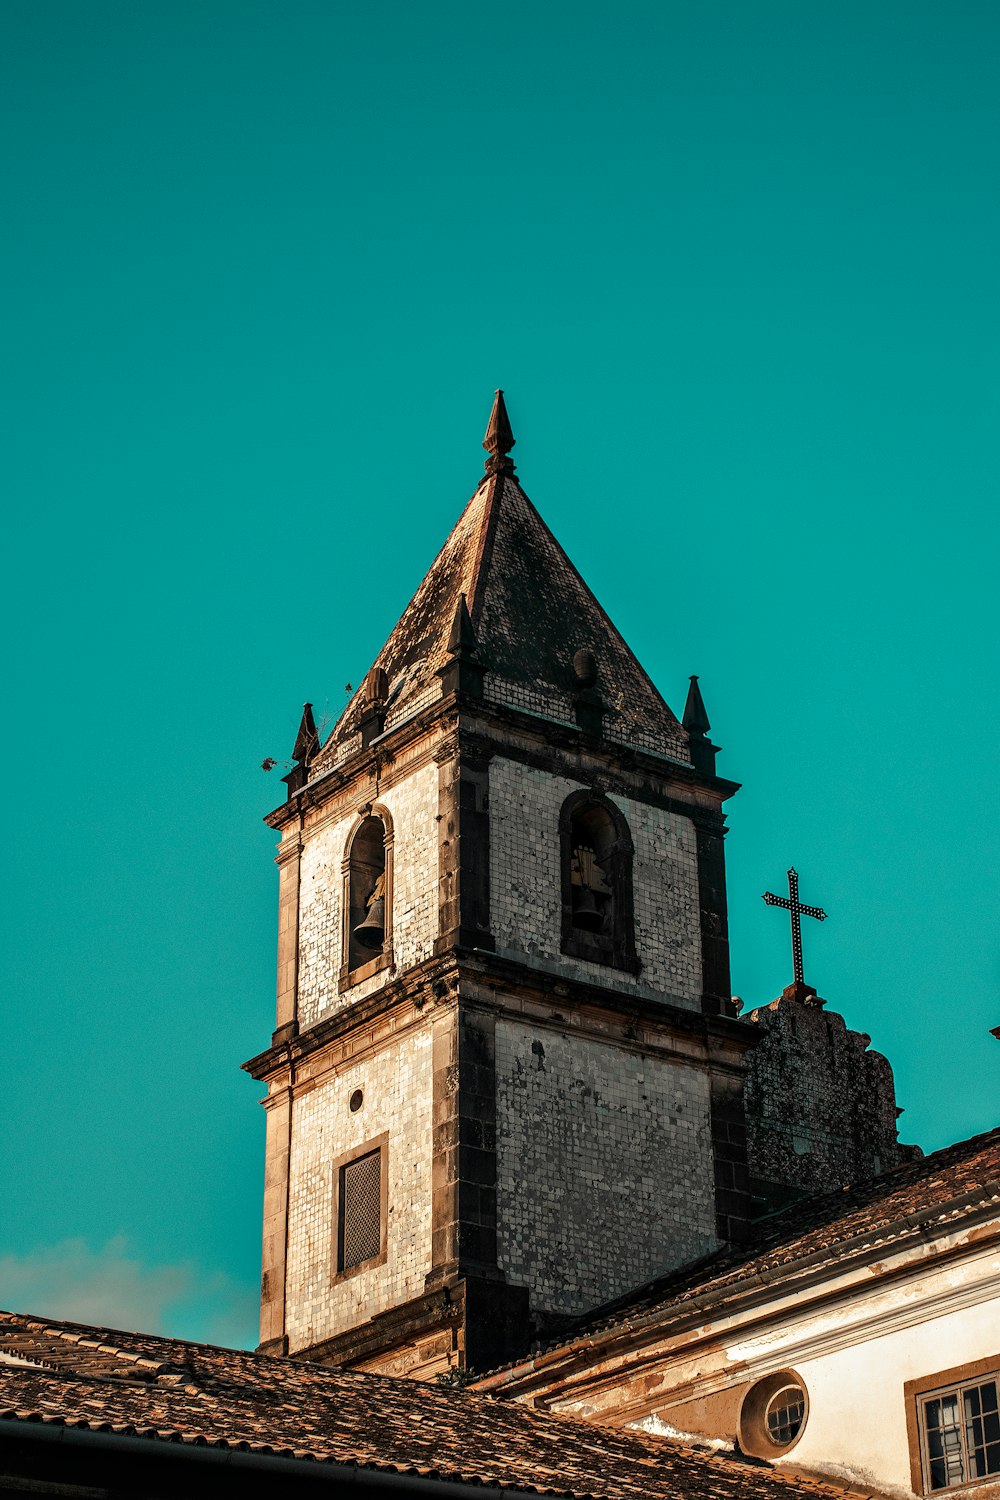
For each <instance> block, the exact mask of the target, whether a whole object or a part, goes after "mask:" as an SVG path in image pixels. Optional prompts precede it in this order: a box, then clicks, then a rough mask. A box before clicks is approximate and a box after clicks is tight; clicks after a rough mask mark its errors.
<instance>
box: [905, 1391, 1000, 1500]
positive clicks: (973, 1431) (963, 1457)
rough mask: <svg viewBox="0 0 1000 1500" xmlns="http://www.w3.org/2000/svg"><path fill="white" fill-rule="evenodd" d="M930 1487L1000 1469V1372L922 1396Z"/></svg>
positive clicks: (925, 1466)
mask: <svg viewBox="0 0 1000 1500" xmlns="http://www.w3.org/2000/svg"><path fill="white" fill-rule="evenodd" d="M917 1403H918V1419H919V1425H920V1446H921V1458H922V1461H923V1462H922V1470H923V1477H924V1493H925V1494H931V1493H933V1492H934V1491H935V1490H946V1489H952V1488H954V1487H955V1486H956V1485H962V1484H974V1483H975V1482H976V1480H979V1479H988V1478H989V1477H990V1476H991V1475H995V1474H1000V1409H998V1401H997V1377H996V1376H993V1377H992V1378H990V1379H985V1380H984V1379H976V1380H970V1381H969V1382H968V1383H967V1384H965V1383H963V1384H961V1385H956V1386H954V1387H953V1388H952V1389H951V1390H936V1391H932V1392H930V1393H928V1394H927V1395H922V1396H919V1397H918V1398H917Z"/></svg>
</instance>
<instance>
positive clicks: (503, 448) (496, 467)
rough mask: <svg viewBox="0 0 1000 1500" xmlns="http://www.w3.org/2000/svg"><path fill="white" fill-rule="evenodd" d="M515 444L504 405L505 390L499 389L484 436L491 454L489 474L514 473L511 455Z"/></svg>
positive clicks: (487, 468) (484, 445)
mask: <svg viewBox="0 0 1000 1500" xmlns="http://www.w3.org/2000/svg"><path fill="white" fill-rule="evenodd" d="M513 446H514V434H513V432H512V431H511V426H510V418H509V417H508V415H507V408H506V406H505V405H504V399H503V391H500V390H498V391H497V393H496V395H495V397H494V400H493V410H492V411H491V412H490V421H489V426H488V427H487V429H486V436H485V437H484V438H483V447H484V448H485V449H486V451H487V453H488V454H489V455H490V456H489V458H488V459H487V460H486V472H487V474H513V472H514V460H513V459H512V458H511V457H510V450H511V449H512V448H513Z"/></svg>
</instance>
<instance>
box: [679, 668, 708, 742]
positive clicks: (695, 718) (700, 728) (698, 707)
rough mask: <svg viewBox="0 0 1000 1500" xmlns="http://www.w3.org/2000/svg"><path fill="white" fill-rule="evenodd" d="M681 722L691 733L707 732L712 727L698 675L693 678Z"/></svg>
mask: <svg viewBox="0 0 1000 1500" xmlns="http://www.w3.org/2000/svg"><path fill="white" fill-rule="evenodd" d="M681 723H682V724H683V725H684V728H685V729H686V730H687V731H688V732H689V733H690V734H707V733H708V731H709V730H710V729H711V727H712V726H711V724H710V723H709V722H708V711H707V709H706V708H705V700H704V698H703V697H702V696H701V688H700V687H699V686H698V678H697V675H693V676H692V678H691V686H690V687H689V688H688V695H687V702H686V703H685V705H684V717H683V718H682V719H681Z"/></svg>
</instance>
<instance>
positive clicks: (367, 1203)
mask: <svg viewBox="0 0 1000 1500" xmlns="http://www.w3.org/2000/svg"><path fill="white" fill-rule="evenodd" d="M339 1240H340V1255H339V1257H338V1260H339V1267H338V1269H339V1270H341V1271H350V1270H351V1269H352V1267H354V1266H360V1265H361V1263H362V1261H366V1260H373V1259H374V1258H375V1256H376V1255H378V1253H379V1249H380V1248H381V1245H382V1153H381V1151H369V1153H368V1155H367V1156H359V1157H358V1158H357V1160H356V1161H350V1162H348V1163H347V1164H346V1165H345V1166H343V1167H341V1169H340V1230H339Z"/></svg>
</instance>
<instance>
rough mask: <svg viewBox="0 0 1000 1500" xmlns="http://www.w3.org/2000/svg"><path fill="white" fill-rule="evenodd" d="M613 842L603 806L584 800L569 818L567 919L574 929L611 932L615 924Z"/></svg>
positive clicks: (613, 827)
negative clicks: (568, 904)
mask: <svg viewBox="0 0 1000 1500" xmlns="http://www.w3.org/2000/svg"><path fill="white" fill-rule="evenodd" d="M616 841H617V836H616V830H615V825H614V823H613V822H612V820H611V816H610V814H609V813H608V811H607V809H606V808H604V807H602V806H600V804H598V803H586V804H584V806H583V807H581V808H579V809H578V810H577V811H576V812H574V813H573V815H572V818H571V821H570V876H569V880H570V922H571V925H572V926H573V927H574V928H575V929H576V930H577V931H578V932H588V933H598V932H604V933H611V932H613V931H614V925H615V892H614V883H613V881H614V878H613V874H612V869H611V866H612V863H613V861H614V857H615V843H616Z"/></svg>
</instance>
